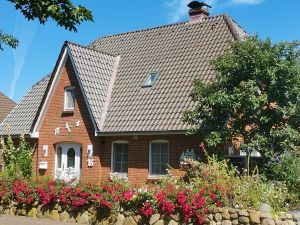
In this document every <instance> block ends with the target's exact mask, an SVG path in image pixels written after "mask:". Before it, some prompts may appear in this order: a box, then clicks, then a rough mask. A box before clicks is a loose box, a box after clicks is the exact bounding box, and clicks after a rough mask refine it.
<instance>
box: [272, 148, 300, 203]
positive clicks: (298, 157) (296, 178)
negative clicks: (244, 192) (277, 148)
mask: <svg viewBox="0 0 300 225" xmlns="http://www.w3.org/2000/svg"><path fill="white" fill-rule="evenodd" d="M266 176H267V177H268V178H269V179H270V180H274V181H281V182H284V183H285V184H286V186H287V188H288V190H289V192H290V195H291V203H292V204H297V203H299V202H300V191H299V190H300V154H299V153H297V152H294V151H286V152H284V153H283V154H282V155H279V156H277V157H275V158H274V159H273V160H272V161H270V162H269V166H268V170H267V171H266Z"/></svg>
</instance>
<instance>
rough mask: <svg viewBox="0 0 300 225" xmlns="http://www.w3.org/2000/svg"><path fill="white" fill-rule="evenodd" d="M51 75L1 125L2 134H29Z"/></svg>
mask: <svg viewBox="0 0 300 225" xmlns="http://www.w3.org/2000/svg"><path fill="white" fill-rule="evenodd" d="M49 80H50V75H48V76H46V77H44V78H43V79H42V80H41V81H39V82H37V83H36V84H35V85H34V86H32V88H31V89H30V90H29V91H28V92H27V94H26V95H25V96H24V97H23V98H22V99H21V101H20V102H19V103H18V104H17V106H16V107H15V108H14V109H13V110H12V111H11V112H10V114H9V115H8V116H7V117H6V118H5V119H4V121H3V122H2V123H1V124H0V134H7V133H9V134H11V135H19V134H29V133H30V131H31V128H32V125H33V122H34V120H35V117H36V114H37V112H38V110H39V107H40V105H41V102H42V99H43V97H44V94H45V92H46V89H47V86H48V83H49Z"/></svg>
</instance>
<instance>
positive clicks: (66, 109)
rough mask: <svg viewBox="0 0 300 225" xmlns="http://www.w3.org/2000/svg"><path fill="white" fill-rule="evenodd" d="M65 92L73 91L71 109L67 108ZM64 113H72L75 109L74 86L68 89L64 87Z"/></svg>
mask: <svg viewBox="0 0 300 225" xmlns="http://www.w3.org/2000/svg"><path fill="white" fill-rule="evenodd" d="M67 90H71V91H74V98H73V107H72V108H69V107H68V106H67V102H68V101H67V97H68V95H67ZM64 96H65V97H64V111H73V110H74V108H75V87H74V86H70V87H65V89H64Z"/></svg>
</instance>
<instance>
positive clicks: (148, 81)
mask: <svg viewBox="0 0 300 225" xmlns="http://www.w3.org/2000/svg"><path fill="white" fill-rule="evenodd" d="M158 75H159V72H157V71H154V72H150V73H149V75H148V76H147V78H146V79H145V81H144V84H143V86H142V87H152V86H153V84H154V82H155V81H156V79H157V77H158Z"/></svg>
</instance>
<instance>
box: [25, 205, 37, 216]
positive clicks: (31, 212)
mask: <svg viewBox="0 0 300 225" xmlns="http://www.w3.org/2000/svg"><path fill="white" fill-rule="evenodd" d="M36 214H37V208H35V207H33V208H31V209H30V210H29V211H28V214H27V216H28V217H36Z"/></svg>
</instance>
